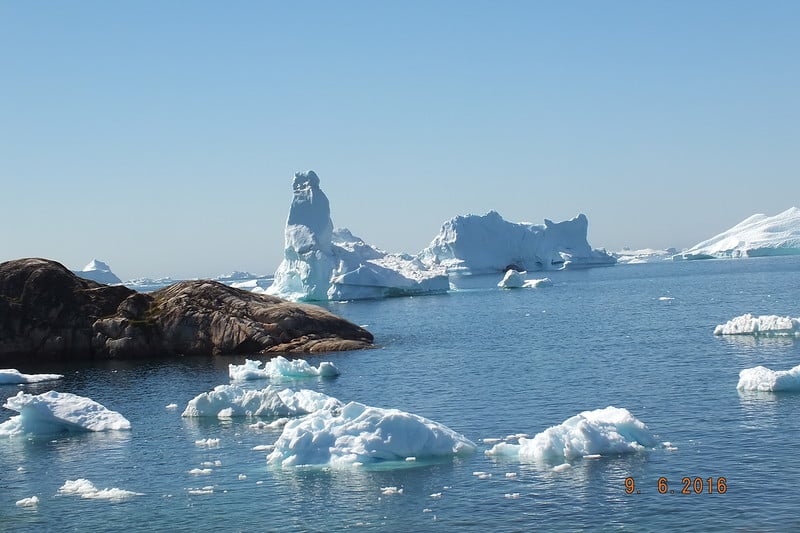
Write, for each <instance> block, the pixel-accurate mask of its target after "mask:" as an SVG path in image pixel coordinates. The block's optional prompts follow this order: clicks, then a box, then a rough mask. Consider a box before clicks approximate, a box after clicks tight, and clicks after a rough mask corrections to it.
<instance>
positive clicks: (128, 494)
mask: <svg viewBox="0 0 800 533" xmlns="http://www.w3.org/2000/svg"><path fill="white" fill-rule="evenodd" d="M58 493H59V494H61V495H64V496H80V497H81V498H85V499H90V500H109V501H112V502H121V501H123V500H128V499H130V498H132V497H134V496H144V494H142V493H141V492H132V491H130V490H123V489H118V488H116V487H115V488H111V489H98V488H97V487H95V486H94V483H92V482H91V481H89V480H88V479H83V478H80V479H74V480H70V479H68V480H67V481H65V482H64V484H63V485H62V486H61V488H59V489H58Z"/></svg>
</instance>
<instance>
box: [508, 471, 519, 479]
mask: <svg viewBox="0 0 800 533" xmlns="http://www.w3.org/2000/svg"><path fill="white" fill-rule="evenodd" d="M516 477H517V473H516V472H506V478H507V479H515V478H516Z"/></svg>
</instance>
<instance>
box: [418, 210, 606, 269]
mask: <svg viewBox="0 0 800 533" xmlns="http://www.w3.org/2000/svg"><path fill="white" fill-rule="evenodd" d="M588 226H589V221H588V219H587V218H586V215H583V214H580V215H578V216H577V217H575V218H573V219H571V220H566V221H564V222H553V221H551V220H547V219H545V223H544V225H537V224H530V223H527V222H520V223H514V222H508V221H507V220H505V219H503V217H501V216H500V214H499V213H497V212H496V211H490V212H488V213H487V214H485V215H483V216H478V215H466V216H457V217H455V218H452V219H450V220H448V221H447V222H445V223H444V224H443V225H442V229H441V230H440V231H439V234H438V235H437V236H436V237H434V239H433V241H432V242H431V244H430V245H429V246H428V247H427V248H425V249H424V250H423V251H422V252H420V254H419V256H418V257H419V259H420V260H421V261H422V262H423V263H424V264H426V265H428V266H429V267H431V268H434V267H444V268H445V269H446V270H447V272H449V273H456V274H491V273H496V272H504V271H506V270H508V269H509V268H513V269H515V270H527V271H535V270H553V269H561V268H569V267H573V268H574V267H592V266H606V265H613V264H614V263H615V262H616V260H615V259H614V258H613V257H611V256H610V255H609V254H608V253H606V252H605V251H603V250H593V249H592V248H591V247H590V246H589V243H588V241H587V240H586V234H587V229H588Z"/></svg>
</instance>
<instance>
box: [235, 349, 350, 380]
mask: <svg viewBox="0 0 800 533" xmlns="http://www.w3.org/2000/svg"><path fill="white" fill-rule="evenodd" d="M261 365H264V368H261ZM338 375H339V369H338V368H336V366H335V365H334V364H333V363H330V362H327V361H323V362H321V363H320V364H319V366H318V367H314V366H311V365H310V364H308V362H307V361H304V360H303V359H295V360H294V361H290V360H288V359H286V358H285V357H282V356H280V355H279V356H277V357H275V358H274V359H271V360H269V361H267V362H266V364H265V363H263V362H261V361H253V360H251V359H245V361H244V364H243V365H228V376H230V378H231V379H232V380H233V381H248V380H254V379H287V378H288V379H291V378H305V377H324V378H329V377H335V376H338Z"/></svg>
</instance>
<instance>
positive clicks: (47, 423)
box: [0, 391, 131, 436]
mask: <svg viewBox="0 0 800 533" xmlns="http://www.w3.org/2000/svg"><path fill="white" fill-rule="evenodd" d="M3 407H5V408H6V409H11V410H12V411H17V412H18V413H19V415H16V416H12V417H11V418H10V419H8V420H6V421H5V422H3V423H2V424H0V436H12V435H22V434H49V433H60V432H63V431H73V432H77V431H109V430H124V429H130V428H131V423H130V422H129V421H128V420H127V419H126V418H125V417H124V416H122V415H121V414H119V413H117V412H116V411H111V410H109V409H106V408H105V407H104V406H102V405H100V404H99V403H97V402H95V401H94V400H91V399H89V398H84V397H83V396H77V395H75V394H70V393H68V392H55V391H50V392H45V393H43V394H38V395H32V394H26V393H24V392H22V391H20V392H18V393H17V395H16V396H12V397H11V398H9V399H8V400H6V403H5V404H3Z"/></svg>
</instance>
